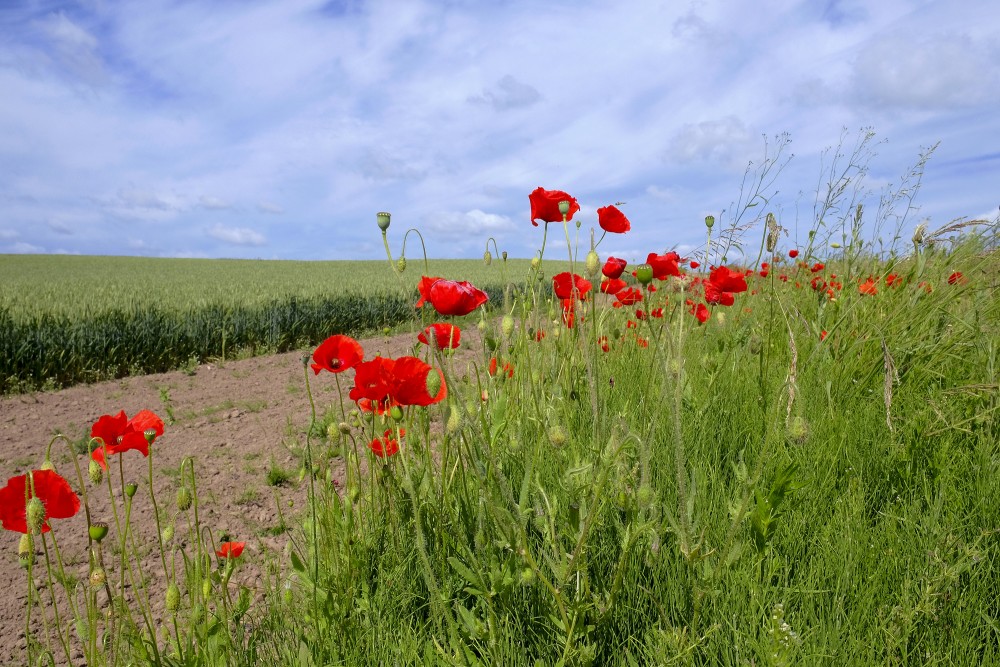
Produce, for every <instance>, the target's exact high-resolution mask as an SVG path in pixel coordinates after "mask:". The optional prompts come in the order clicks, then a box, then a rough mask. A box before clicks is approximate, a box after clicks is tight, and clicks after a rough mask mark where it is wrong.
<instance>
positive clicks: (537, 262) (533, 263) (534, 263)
mask: <svg viewBox="0 0 1000 667" xmlns="http://www.w3.org/2000/svg"><path fill="white" fill-rule="evenodd" d="M541 265H542V260H541V259H539V257H538V255H535V256H534V257H532V258H531V268H533V269H537V268H538V267H539V266H541Z"/></svg>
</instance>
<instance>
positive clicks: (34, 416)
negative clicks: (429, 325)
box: [0, 334, 415, 664]
mask: <svg viewBox="0 0 1000 667" xmlns="http://www.w3.org/2000/svg"><path fill="white" fill-rule="evenodd" d="M414 339H415V336H413V335H412V334H405V335H399V336H394V337H391V338H377V339H370V340H365V341H361V342H362V345H363V346H364V349H365V357H366V358H370V357H372V356H374V355H375V354H378V353H380V354H382V355H383V356H388V357H397V356H401V355H404V354H411V353H412V345H413V342H414ZM307 354H309V352H308V351H305V352H303V351H299V352H290V353H287V354H280V355H275V356H270V357H257V358H252V359H244V360H238V361H226V362H225V363H218V364H204V365H201V366H198V367H197V368H196V369H194V370H193V372H192V373H186V372H182V371H176V372H171V373H160V374H156V375H147V376H141V377H131V378H126V379H123V380H118V381H111V382H102V383H99V384H93V385H83V386H76V387H71V388H69V389H64V390H61V391H56V392H51V393H37V394H25V395H20V396H11V397H3V398H0V483H4V480H6V479H7V478H9V477H11V476H14V475H20V474H24V473H25V472H26V471H28V470H33V469H37V468H38V467H39V466H40V465H41V463H42V461H43V460H44V458H45V448H46V446H47V445H48V443H49V442H50V441H51V440H52V438H53V436H54V435H55V434H57V433H62V434H65V435H66V436H68V437H69V438H70V440H72V441H74V442H80V443H85V441H86V437H87V436H89V433H90V426H91V425H92V424H93V423H94V422H95V421H96V420H97V419H98V418H99V417H100V416H101V415H105V414H116V413H117V412H118V411H120V410H125V412H126V414H127V415H128V416H130V417H131V416H132V415H134V414H135V413H136V412H138V411H139V410H143V409H149V410H153V411H154V412H156V413H157V414H158V415H159V416H160V417H162V418H163V419H164V421H165V422H168V421H169V420H168V411H167V403H166V401H167V400H169V405H170V408H171V410H172V413H173V415H174V417H175V420H176V421H175V422H174V423H172V424H170V423H168V425H167V426H166V428H165V433H164V435H163V436H162V437H161V438H159V439H157V440H156V442H155V443H154V444H153V446H152V452H153V477H154V486H155V492H156V498H157V502H158V504H159V506H160V509H161V515H162V514H164V513H165V514H167V515H168V516H174V515H175V514H176V513H177V510H176V509H175V507H176V501H175V498H176V491H177V486H178V476H177V470H178V468H179V466H180V463H181V460H182V459H184V458H185V457H194V459H195V462H196V479H197V491H198V501H199V513H200V519H201V522H202V525H203V526H208V527H210V528H211V529H212V533H213V535H214V539H215V540H216V541H219V540H220V537H221V536H222V535H223V534H228V535H229V536H230V539H232V540H235V541H245V542H246V551H245V552H244V555H243V557H242V559H241V563H242V565H241V568H240V570H239V571H238V572H237V573H236V574H235V575H234V577H233V580H234V582H239V583H243V584H246V585H248V586H250V587H251V588H253V589H255V590H256V591H257V592H258V593H260V592H261V591H262V590H263V588H264V584H263V578H262V577H263V575H262V572H261V571H260V568H259V567H258V566H256V565H255V564H259V563H261V562H264V561H265V560H266V559H265V558H264V556H265V555H266V554H269V553H278V554H280V552H281V551H282V550H283V549H284V548H285V546H286V544H287V543H288V541H289V533H282V532H280V529H279V526H280V525H281V519H280V517H279V512H278V507H279V504H280V505H281V508H282V514H283V515H284V518H285V522H286V524H287V525H288V526H291V527H292V528H293V531H294V527H295V526H297V525H298V516H299V512H300V511H301V508H303V506H304V505H305V502H306V499H307V495H306V494H307V491H306V487H307V482H299V468H300V466H301V456H300V454H298V452H300V451H301V447H302V446H303V444H304V442H305V430H306V427H307V426H308V424H309V419H310V409H309V400H308V397H307V395H306V391H305V386H306V385H305V372H304V366H303V358H304V356H305V355H307ZM346 375H347V376H348V377H346V378H342V383H341V384H342V386H343V388H344V391H345V394H346V390H347V388H348V387H349V386H350V384H351V379H350V376H351V375H352V373H348V374H346ZM310 383H311V387H312V391H313V396H314V398H315V400H316V408H317V412H318V414H319V415H320V416H322V414H323V412H324V411H325V410H326V409H331V407H332V406H334V405H336V401H337V396H338V394H337V383H336V381H335V379H334V378H333V377H332V376H331V375H330V374H328V373H323V374H321V375H319V376H313V375H312V372H311V371H310ZM348 407H350V406H348ZM77 458H78V460H79V461H80V463H81V466H82V467H83V474H84V475H85V476H86V474H87V472H86V470H87V468H86V465H87V462H88V459H87V458H86V457H84V456H82V455H81V456H78V457H77ZM112 458H113V459H117V458H121V459H122V460H123V464H124V478H125V480H126V481H135V482H137V483H138V485H139V490H138V492H137V493H136V494H135V499H134V504H133V513H132V525H133V530H135V533H136V537H137V540H138V546H139V549H140V550H143V551H146V552H147V555H145V556H144V557H143V559H142V561H141V566H142V569H143V571H144V572H146V573H147V575H149V576H151V580H150V581H151V590H150V595H151V598H152V599H153V604H154V607H159V608H160V609H161V610H162V602H161V600H162V596H163V591H164V590H165V583H164V577H163V567H162V565H161V562H160V558H159V551H158V549H156V525H155V520H154V513H153V510H152V504H151V502H150V498H149V494H148V490H147V480H148V477H149V471H148V463H149V462H148V460H147V459H145V458H143V457H142V456H141V454H139V453H137V452H126V453H124V454H123V455H122V456H121V457H117V456H116V457H112ZM52 461H53V463H54V464H55V466H56V470H57V471H58V472H59V473H60V474H61V475H62V476H63V477H65V478H66V479H68V480H69V481H70V483H71V484H72V486H73V487H74V489H76V490H77V491H79V482H78V481H77V473H76V469H75V466H74V465H73V462H72V458H71V455H70V449H69V447H67V444H66V443H65V442H62V441H59V442H56V443H55V445H54V446H53V450H52ZM338 465H339V469H338ZM272 467H274V468H280V469H282V470H285V471H287V472H288V473H289V475H290V480H289V481H288V482H287V483H285V484H283V485H280V486H271V485H270V484H269V483H268V479H267V478H268V472H269V470H271V469H272ZM333 468H334V476H335V480H334V483H335V485H338V486H340V485H342V482H343V468H342V460H341V459H336V460H335V462H334V465H333ZM111 470H112V471H113V474H114V478H113V479H114V483H115V486H116V488H117V485H118V473H117V463H116V462H113V465H112V466H111ZM338 475H340V477H341V478H340V479H336V477H337V476H338ZM87 486H88V493H89V494H90V497H89V505H90V509H91V513H92V516H93V520H94V521H104V522H107V523H108V524H109V525H110V526H111V534H110V535H109V537H108V539H107V540H106V541H105V545H106V546H108V543H112V542H115V540H116V538H115V533H114V516H113V514H112V513H111V505H110V500H109V494H108V491H107V488H106V484H104V485H102V486H100V487H95V486H93V485H92V484H90V483H89V482H88V484H87ZM52 525H53V532H54V534H55V537H56V539H57V540H58V546H59V549H60V550H61V553H62V558H63V562H64V563H65V564H66V572H67V576H68V577H69V578H75V579H76V580H78V581H80V582H83V583H84V584H86V582H87V579H88V575H89V573H88V558H87V553H86V551H87V539H86V532H87V528H86V526H87V523H86V518H85V515H84V512H83V511H82V510H81V512H80V513H79V514H77V516H75V517H73V518H71V519H65V520H53V521H52ZM176 532H177V534H178V535H182V534H186V529H185V528H184V526H183V523H182V521H178V522H177V531H176ZM19 538H20V534H19V533H15V532H10V531H0V590H4V591H7V594H6V595H3V596H0V637H4V640H3V641H0V664H12V663H13V664H21V663H22V662H23V661H24V659H25V609H26V601H27V589H28V580H27V572H26V570H25V569H22V568H21V567H20V566H19V564H18V555H17V550H18V542H19ZM50 548H51V542H50ZM36 553H37V557H36V560H35V568H34V578H35V580H36V582H37V585H38V587H39V589H40V590H41V591H42V593H43V595H44V596H45V597H46V598H47V597H48V593H47V591H46V589H45V587H44V577H45V557H44V552H43V551H42V545H41V540H36ZM110 556H111V552H110V551H107V552H106V557H110ZM285 560H286V559H284V558H282V559H281V562H285ZM108 569H109V571H112V570H113V569H114V568H113V566H111V565H110V564H109V566H108ZM111 576H115V575H114V574H111ZM56 589H57V591H58V597H60V598H62V597H65V593H64V591H63V590H62V587H61V586H58V585H57V586H56ZM103 597H104V596H100V598H101V599H102V600H103ZM59 606H60V610H61V612H62V613H63V614H64V615H63V616H62V625H63V626H64V627H70V626H71V623H67V618H66V616H65V613H66V610H65V609H64V608H63V607H64V604H62V603H61V604H60V605H59ZM46 613H47V614H48V615H49V617H50V619H51V614H52V609H51V606H50V605H48V604H47V603H46ZM33 614H34V620H33V626H34V627H33V633H34V634H35V636H41V632H42V631H41V623H40V622H38V621H39V619H38V616H39V611H38V609H37V608H36V609H35V611H34V612H33ZM53 648H55V649H56V656H57V660H59V657H60V656H62V653H63V652H62V649H60V648H58V644H56V643H55V642H54V643H53ZM73 660H74V663H76V664H82V663H83V657H82V653H79V652H76V653H75V655H74V656H73ZM59 661H60V662H65V658H62V659H61V660H59Z"/></svg>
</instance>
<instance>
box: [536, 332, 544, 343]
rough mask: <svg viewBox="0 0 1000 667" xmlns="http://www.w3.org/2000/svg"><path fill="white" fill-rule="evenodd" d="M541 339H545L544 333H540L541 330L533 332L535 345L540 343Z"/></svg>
mask: <svg viewBox="0 0 1000 667" xmlns="http://www.w3.org/2000/svg"><path fill="white" fill-rule="evenodd" d="M543 338H545V332H544V331H542V330H541V329H539V330H538V331H536V332H535V342H536V343H541V342H542V339H543Z"/></svg>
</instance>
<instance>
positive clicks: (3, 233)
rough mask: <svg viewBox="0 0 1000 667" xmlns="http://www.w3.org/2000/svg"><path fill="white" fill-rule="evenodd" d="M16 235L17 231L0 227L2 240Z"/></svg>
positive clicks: (10, 238) (8, 239)
mask: <svg viewBox="0 0 1000 667" xmlns="http://www.w3.org/2000/svg"><path fill="white" fill-rule="evenodd" d="M17 236H18V234H17V231H16V230H14V229H0V239H3V240H4V241H10V240H12V239H16V238H17Z"/></svg>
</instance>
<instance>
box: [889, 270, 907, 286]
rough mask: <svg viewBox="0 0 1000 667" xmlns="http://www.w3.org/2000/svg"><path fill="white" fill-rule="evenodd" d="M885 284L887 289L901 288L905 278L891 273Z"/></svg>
mask: <svg viewBox="0 0 1000 667" xmlns="http://www.w3.org/2000/svg"><path fill="white" fill-rule="evenodd" d="M885 284H886V286H887V287H899V286H900V285H902V284H903V278H902V276H900V275H898V274H895V273H890V274H889V275H887V276H886V277H885Z"/></svg>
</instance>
